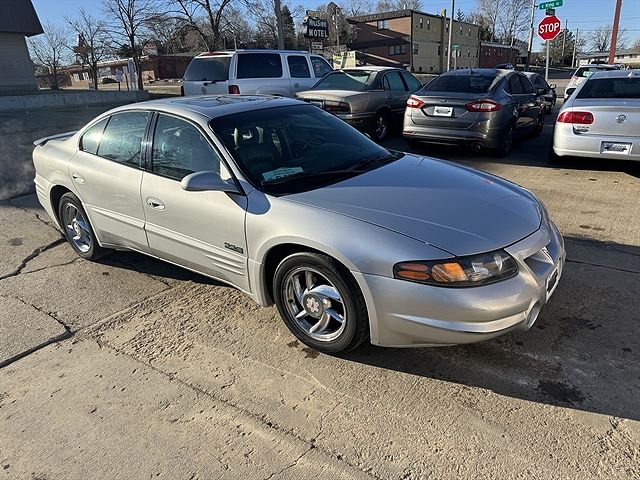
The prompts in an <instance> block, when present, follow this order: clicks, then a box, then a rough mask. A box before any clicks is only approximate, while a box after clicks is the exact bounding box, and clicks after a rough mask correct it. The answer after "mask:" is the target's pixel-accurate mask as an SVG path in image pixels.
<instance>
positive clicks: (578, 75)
mask: <svg viewBox="0 0 640 480" xmlns="http://www.w3.org/2000/svg"><path fill="white" fill-rule="evenodd" d="M619 69H620V67H619V66H617V65H600V64H594V65H584V66H582V67H578V68H577V69H576V71H575V72H573V75H571V78H570V79H569V83H568V84H567V86H566V87H565V89H564V101H565V102H566V101H567V99H568V98H569V97H570V96H571V94H572V93H573V92H575V91H576V89H577V88H578V87H579V86H580V85H582V84H583V83H584V82H585V80H586V79H587V78H589V77H590V76H591V75H593V74H594V73H596V72H601V71H608V70H619Z"/></svg>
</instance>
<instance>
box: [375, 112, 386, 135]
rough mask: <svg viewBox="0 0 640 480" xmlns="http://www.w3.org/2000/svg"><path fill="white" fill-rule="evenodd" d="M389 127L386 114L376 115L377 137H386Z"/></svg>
mask: <svg viewBox="0 0 640 480" xmlns="http://www.w3.org/2000/svg"><path fill="white" fill-rule="evenodd" d="M388 128H389V126H388V124H387V118H386V117H385V116H384V115H378V116H377V117H376V123H375V126H374V129H375V130H374V131H375V136H376V138H379V139H381V140H382V139H383V138H384V137H386V136H387V129H388Z"/></svg>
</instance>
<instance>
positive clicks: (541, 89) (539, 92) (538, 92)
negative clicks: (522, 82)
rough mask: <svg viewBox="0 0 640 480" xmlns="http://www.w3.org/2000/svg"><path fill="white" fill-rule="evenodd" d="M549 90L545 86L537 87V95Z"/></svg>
mask: <svg viewBox="0 0 640 480" xmlns="http://www.w3.org/2000/svg"><path fill="white" fill-rule="evenodd" d="M547 91H548V90H547V89H546V88H544V87H541V88H536V94H537V95H544V94H545V93H547Z"/></svg>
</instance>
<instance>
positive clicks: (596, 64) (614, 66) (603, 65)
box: [576, 63, 620, 70]
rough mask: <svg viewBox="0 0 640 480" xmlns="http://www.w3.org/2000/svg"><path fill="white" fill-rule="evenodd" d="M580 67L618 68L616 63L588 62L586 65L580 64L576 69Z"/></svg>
mask: <svg viewBox="0 0 640 480" xmlns="http://www.w3.org/2000/svg"><path fill="white" fill-rule="evenodd" d="M581 68H595V69H601V70H619V69H620V67H618V66H617V65H606V64H604V63H590V64H588V65H580V66H579V67H578V68H576V70H580V69H581Z"/></svg>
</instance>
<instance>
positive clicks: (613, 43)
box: [609, 0, 622, 65]
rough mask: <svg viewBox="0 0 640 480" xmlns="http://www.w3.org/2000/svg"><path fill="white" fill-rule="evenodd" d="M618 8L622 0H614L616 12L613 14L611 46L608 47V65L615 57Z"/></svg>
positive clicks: (618, 17)
mask: <svg viewBox="0 0 640 480" xmlns="http://www.w3.org/2000/svg"><path fill="white" fill-rule="evenodd" d="M620 10H622V0H616V13H615V14H614V16H613V29H611V48H610V49H609V65H613V62H614V61H615V58H616V43H617V42H618V24H619V23H620Z"/></svg>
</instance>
